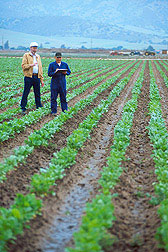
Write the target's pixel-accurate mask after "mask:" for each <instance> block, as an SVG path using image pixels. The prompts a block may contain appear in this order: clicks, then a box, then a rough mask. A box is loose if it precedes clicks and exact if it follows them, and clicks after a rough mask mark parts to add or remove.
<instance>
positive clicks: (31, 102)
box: [0, 65, 116, 122]
mask: <svg viewBox="0 0 168 252" xmlns="http://www.w3.org/2000/svg"><path fill="white" fill-rule="evenodd" d="M115 66H116V65H115ZM97 71H98V70H96V71H95V72H96V73H95V74H94V75H93V76H91V77H88V76H87V75H89V74H90V73H89V74H88V73H87V74H86V75H84V76H82V77H81V76H80V79H78V77H77V78H76V77H74V78H71V80H69V78H68V80H69V81H67V90H68V89H69V88H73V87H75V86H77V85H79V84H82V83H84V82H85V81H89V80H90V79H91V78H94V77H96V76H97V75H98V73H97ZM100 71H101V70H100ZM105 71H106V70H104V71H101V72H102V73H103V72H105ZM93 72H94V71H93ZM49 89H50V85H45V86H44V88H43V89H42V92H41V94H42V96H41V100H42V102H46V101H48V100H49V98H50V94H49V93H47V94H44V93H46V92H48V91H49ZM43 94H44V95H43ZM16 99H17V102H19V101H20V99H21V98H20V97H19V98H15V99H14V103H15V101H16ZM10 103H11V101H9V100H6V101H5V102H4V103H3V104H2V103H1V108H3V107H8V105H9V104H10ZM27 107H28V108H33V107H34V94H33V93H30V94H29V103H28V106H27ZM19 112H20V108H19V107H18V108H13V109H8V110H6V111H5V112H3V113H1V114H0V122H1V121H3V120H5V119H10V118H12V117H13V116H14V115H17V114H18V113H19Z"/></svg>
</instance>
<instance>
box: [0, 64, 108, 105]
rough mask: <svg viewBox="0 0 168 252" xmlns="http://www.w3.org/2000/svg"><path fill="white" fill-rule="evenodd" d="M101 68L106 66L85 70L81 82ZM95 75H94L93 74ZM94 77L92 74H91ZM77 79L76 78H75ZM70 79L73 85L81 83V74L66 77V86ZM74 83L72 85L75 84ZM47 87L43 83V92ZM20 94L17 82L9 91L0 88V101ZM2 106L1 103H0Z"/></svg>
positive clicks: (20, 90)
mask: <svg viewBox="0 0 168 252" xmlns="http://www.w3.org/2000/svg"><path fill="white" fill-rule="evenodd" d="M103 69H105V70H106V71H107V68H105V67H104V66H102V68H99V69H94V70H92V71H91V72H87V73H86V74H85V78H83V82H84V81H87V80H89V79H90V78H91V77H90V78H88V77H87V76H88V75H91V74H94V73H98V74H99V72H100V71H101V70H103ZM95 76H96V75H95ZM93 77H94V76H93ZM77 79H78V80H77ZM72 81H74V84H75V85H78V83H79V84H80V83H81V76H80V78H79V77H76V76H73V77H72V78H68V79H67V86H68V84H69V83H71V82H72ZM75 85H74V86H75ZM49 88H50V86H49V85H47V84H46V85H45V86H44V88H43V90H42V91H43V93H44V92H46V91H48V90H49ZM21 94H22V88H21V85H20V83H18V84H17V85H15V86H14V89H13V88H12V87H10V91H9V89H7V88H5V89H1V97H0V101H3V100H7V99H11V98H12V97H13V96H15V95H21ZM2 104H3V106H4V104H6V103H2ZM1 106H2V105H1Z"/></svg>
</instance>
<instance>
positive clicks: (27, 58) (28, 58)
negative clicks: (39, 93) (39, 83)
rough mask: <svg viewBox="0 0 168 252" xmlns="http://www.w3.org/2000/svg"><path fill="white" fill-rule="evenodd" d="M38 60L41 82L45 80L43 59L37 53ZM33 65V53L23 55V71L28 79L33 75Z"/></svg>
mask: <svg viewBox="0 0 168 252" xmlns="http://www.w3.org/2000/svg"><path fill="white" fill-rule="evenodd" d="M36 58H37V62H38V78H40V80H43V69H42V63H41V58H40V55H38V54H37V53H36ZM31 64H33V56H32V54H31V52H28V53H25V54H24V55H23V60H22V69H23V74H24V76H26V77H31V78H32V75H33V67H31V66H30V65H31Z"/></svg>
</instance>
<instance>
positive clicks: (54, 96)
mask: <svg viewBox="0 0 168 252" xmlns="http://www.w3.org/2000/svg"><path fill="white" fill-rule="evenodd" d="M58 94H60V102H61V109H62V111H63V112H64V110H67V109H68V105H67V101H66V88H63V87H61V86H56V87H51V112H52V113H57V97H58Z"/></svg>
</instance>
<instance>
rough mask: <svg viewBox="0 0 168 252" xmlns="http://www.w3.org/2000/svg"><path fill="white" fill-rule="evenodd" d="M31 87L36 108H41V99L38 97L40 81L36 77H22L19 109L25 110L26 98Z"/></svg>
mask: <svg viewBox="0 0 168 252" xmlns="http://www.w3.org/2000/svg"><path fill="white" fill-rule="evenodd" d="M32 86H33V90H34V95H35V103H36V108H39V107H42V104H41V97H40V79H39V78H38V76H36V75H34V76H32V78H30V77H24V91H23V95H22V100H21V103H20V105H21V109H22V110H26V105H27V97H28V95H29V93H30V89H31V87H32Z"/></svg>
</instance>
